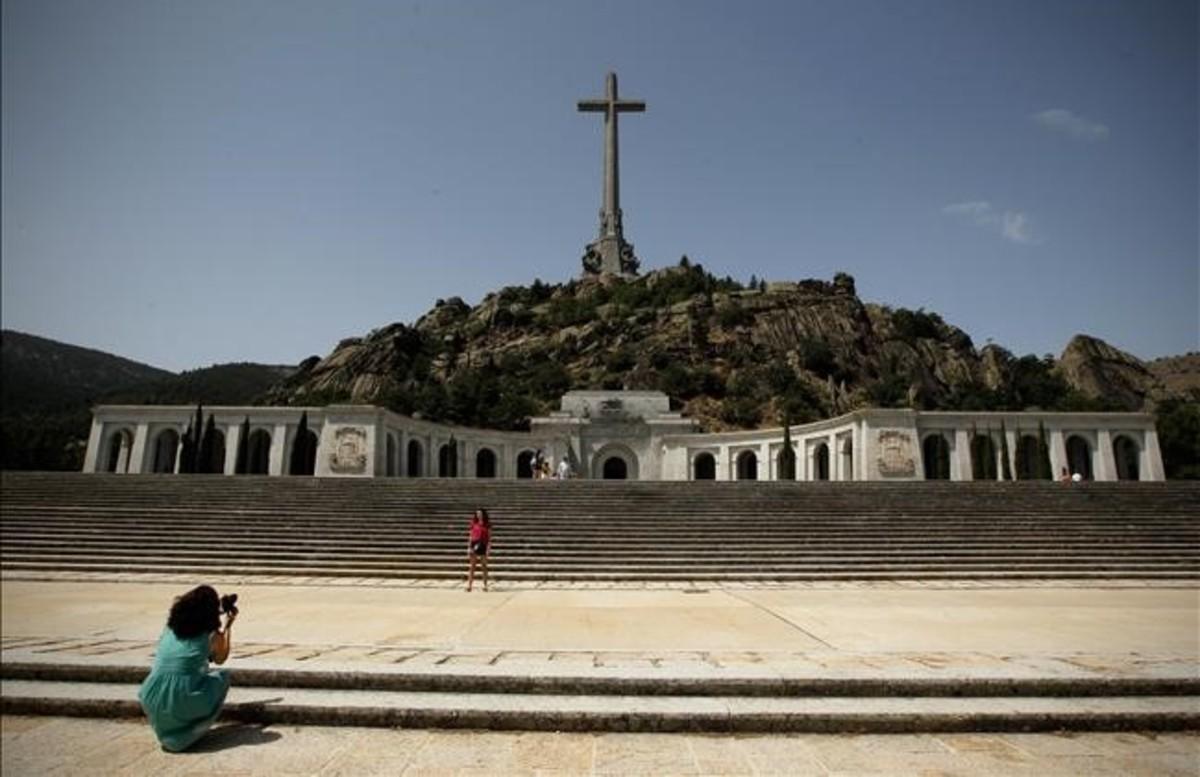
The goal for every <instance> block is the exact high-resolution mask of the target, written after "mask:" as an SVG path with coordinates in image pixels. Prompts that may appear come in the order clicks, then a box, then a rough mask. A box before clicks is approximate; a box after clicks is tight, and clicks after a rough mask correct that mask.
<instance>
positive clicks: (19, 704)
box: [0, 680, 1200, 733]
mask: <svg viewBox="0 0 1200 777" xmlns="http://www.w3.org/2000/svg"><path fill="white" fill-rule="evenodd" d="M135 694H136V686H134V685H131V684H101V683H82V682H46V681H20V680H11V681H10V680H5V681H3V682H0V701H2V703H3V706H2V710H3V712H4V714H8V715H15V714H34V715H69V716H82V717H128V718H136V717H141V715H142V712H141V708H140V706H139V705H138V702H137V701H136V697H135ZM222 717H223V718H225V719H231V720H240V721H244V722H254V723H260V724H264V725H270V724H298V725H330V726H386V727H403V728H474V729H492V730H533V731H623V732H638V731H659V732H672V731H694V732H701V731H704V732H747V733H749V732H826V733H851V732H853V733H899V732H951V731H960V732H964V731H976V732H979V731H1126V730H1139V731H1180V730H1196V729H1197V728H1200V699H1198V698H1197V697H1195V696H1087V697H1070V696H1068V697H1062V696H1056V697H1038V696H1033V697H1028V696H1026V697H997V696H983V697H928V696H922V697H894V696H886V697H861V696H858V697H832V696H818V697H762V696H711V695H710V696H687V695H680V696H662V695H658V696H646V695H631V696H616V695H581V694H570V695H563V694H534V693H436V692H419V691H369V690H368V691H359V690H311V689H295V688H277V687H252V686H242V685H237V684H235V685H234V687H233V688H232V689H231V690H230V693H229V698H228V703H227V705H226V707H225V709H224V710H223V713H222Z"/></svg>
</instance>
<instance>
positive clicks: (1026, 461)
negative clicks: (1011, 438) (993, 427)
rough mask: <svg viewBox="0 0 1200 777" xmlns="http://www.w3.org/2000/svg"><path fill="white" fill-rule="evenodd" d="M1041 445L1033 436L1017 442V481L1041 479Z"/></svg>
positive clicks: (1023, 437)
mask: <svg viewBox="0 0 1200 777" xmlns="http://www.w3.org/2000/svg"><path fill="white" fill-rule="evenodd" d="M1040 457H1041V444H1040V443H1039V442H1038V438H1036V437H1034V436H1033V435H1032V434H1023V435H1021V437H1020V439H1019V440H1017V473H1016V475H1017V480H1037V479H1038V478H1039V477H1040V469H1041V467H1040V466H1039V459H1040Z"/></svg>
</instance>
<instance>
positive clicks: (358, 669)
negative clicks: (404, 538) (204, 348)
mask: <svg viewBox="0 0 1200 777" xmlns="http://www.w3.org/2000/svg"><path fill="white" fill-rule="evenodd" d="M194 582H195V581H194V580H193V579H190V578H184V577H182V576H179V577H175V576H171V575H160V576H146V575H124V576H112V575H109V576H103V577H102V576H93V575H81V574H75V573H36V574H35V573H16V572H8V573H6V574H5V575H4V578H3V587H2V593H3V596H2V599H3V602H2V604H3V609H2V613H3V619H2V635H3V660H4V662H5V663H6V664H7V663H22V664H37V663H43V664H61V663H66V664H73V665H81V666H88V665H104V666H117V667H121V666H125V667H148V666H149V664H150V660H151V656H152V652H153V648H154V643H155V640H156V638H157V636H158V634H159V632H160V631H161V629H162V627H163V623H164V620H165V615H166V610H167V608H168V607H169V605H170V602H171V599H172V597H173V596H175V595H177V594H178V593H181V592H182V591H184V590H186V589H187V588H188V587H190V586H191V585H192V584H194ZM210 582H212V583H214V584H215V585H217V587H218V588H219V590H221V591H222V592H225V591H236V592H238V593H239V594H240V596H241V598H240V601H239V604H240V605H241V607H242V615H241V617H240V618H239V620H238V623H237V625H236V626H235V628H234V651H233V657H232V658H231V660H230V662H229V664H228V666H229V667H230V668H231V669H232V670H233V672H234V689H233V690H232V691H231V695H230V703H231V704H237V703H240V702H246V701H247V699H244V698H239V695H238V694H239V689H238V687H237V686H238V679H237V673H238V671H239V669H240V670H243V671H250V670H281V669H282V670H285V671H289V672H325V673H338V674H347V675H349V674H353V673H370V674H372V675H375V676H378V675H380V674H388V673H396V674H401V673H410V674H412V673H418V674H422V675H456V674H460V675H469V676H472V677H480V676H484V677H486V676H488V675H493V676H497V677H508V678H512V677H517V678H522V677H524V678H530V677H532V678H540V677H541V678H544V677H554V676H561V677H585V678H606V677H607V678H612V677H619V678H634V679H638V678H640V679H651V680H663V681H671V680H676V681H678V680H687V679H691V680H704V681H711V680H714V679H715V680H721V679H733V680H738V679H753V678H793V679H804V678H810V679H811V678H821V679H838V678H845V679H863V678H871V679H876V680H883V681H897V682H904V681H910V680H914V679H916V680H922V679H951V678H958V679H962V678H966V679H968V680H970V679H974V680H979V679H987V678H1000V679H1004V680H1022V679H1038V680H1045V679H1047V678H1049V679H1051V680H1054V679H1064V680H1071V681H1079V680H1085V681H1087V680H1094V681H1095V682H1103V681H1104V680H1105V679H1106V678H1114V677H1120V678H1141V679H1149V680H1163V679H1165V680H1173V679H1180V678H1183V679H1193V680H1194V678H1196V677H1197V675H1198V673H1200V669H1198V658H1197V657H1198V656H1200V592H1198V591H1197V589H1196V588H1195V587H1194V585H1192V584H1188V583H1179V584H1178V585H1172V584H1169V583H1163V582H1155V583H1141V582H1136V581H1127V582H1121V581H1117V582H1114V583H1113V584H1111V585H1105V586H1097V585H1094V584H1093V585H1088V586H1084V585H1073V584H1071V583H1064V582H1058V581H1056V582H1041V583H1038V582H1030V583H1020V584H1001V583H983V582H964V583H951V584H947V583H870V584H867V583H841V584H833V583H826V584H808V585H797V584H788V585H775V584H770V583H754V584H740V585H739V584H725V585H711V584H700V583H694V584H693V583H673V584H670V585H647V584H641V585H635V584H629V585H624V586H597V585H591V584H558V585H552V584H542V585H539V584H521V585H517V584H513V585H509V584H506V583H505V582H504V581H503V580H500V581H497V582H496V583H495V584H494V585H493V590H491V591H489V592H487V593H483V592H482V591H478V590H477V591H475V592H473V593H470V594H468V593H466V592H465V591H463V590H461V587H460V586H459V585H458V584H454V585H451V584H449V583H444V582H425V583H418V582H417V581H408V582H405V581H396V580H388V581H385V580H372V579H353V580H338V581H334V580H322V579H311V578H310V579H287V578H243V579H216V580H212V581H210ZM15 686H16V684H15V683H13V682H12V681H7V680H6V681H5V693H6V694H8V693H10V692H11V691H10V689H12V688H14V687H15ZM132 687H133V686H129V688H130V689H132ZM283 692H284V693H291V694H298V693H301V692H299V691H283ZM842 701H843V703H849V704H855V703H856V702H855V700H853V699H848V700H842ZM647 703H650V704H652V703H656V702H655V701H654V700H649V701H648V702H647ZM862 703H863V704H864V705H870V704H878V703H880V702H879V701H878V700H863V702H862ZM1182 703H1184V704H1186V705H1191V706H1195V700H1194V697H1185V699H1184V700H1183V701H1182ZM3 736H4V741H3V745H4V756H3V758H4V761H3V770H4V774H5V775H6V776H7V775H10V774H75V773H85V772H86V773H99V774H148V773H155V774H159V773H161V774H181V775H182V774H197V775H199V774H221V775H237V774H347V775H350V774H489V775H492V774H500V775H503V774H530V775H532V774H656V775H657V774H814V775H825V774H880V775H883V774H888V775H904V774H914V775H915V774H925V775H933V774H1030V775H1034V774H1036V775H1044V774H1079V775H1085V774H1086V775H1092V774H1098V775H1107V774H1113V775H1116V774H1134V775H1159V774H1167V775H1195V774H1200V770H1198V769H1197V766H1196V765H1197V764H1198V763H1200V740H1198V739H1197V737H1196V736H1195V735H1194V734H1191V733H1180V734H1174V733H1159V734H1149V733H1137V732H1128V733H1109V734H1099V733H1088V734H1084V733H1077V734H1070V735H1056V734H992V733H973V734H928V733H926V734H908V735H899V734H897V735H856V736H852V735H813V734H786V735H785V734H773V735H746V734H738V735H728V734H727V735H702V734H622V733H589V732H577V733H567V732H563V733H556V732H553V731H526V732H500V731H443V730H429V729H405V730H401V729H370V728H355V727H348V726H347V727H335V728H328V727H320V726H306V727H297V726H293V725H269V726H266V727H261V726H251V725H244V724H236V723H230V724H224V725H223V726H222V728H221V729H220V730H219V731H217V732H216V733H214V734H212V735H210V737H209V738H208V739H206V740H205V743H204V744H203V745H202V746H201V747H200V748H199V749H198V750H197V751H195V752H190V753H187V754H184V755H169V754H166V753H162V752H160V751H159V750H158V749H157V744H156V743H155V741H154V739H153V737H152V735H151V733H150V731H149V728H148V727H147V726H145V725H144V724H142V723H140V722H137V721H136V720H94V719H77V718H55V717H23V716H13V715H8V716H6V717H5V718H4V721H3Z"/></svg>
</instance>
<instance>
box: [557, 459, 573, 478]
mask: <svg viewBox="0 0 1200 777" xmlns="http://www.w3.org/2000/svg"><path fill="white" fill-rule="evenodd" d="M570 477H571V462H569V461H567V457H566V456H563V457H562V461H560V462H558V479H559V480H567V479H568V478H570Z"/></svg>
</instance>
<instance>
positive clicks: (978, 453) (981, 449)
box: [971, 434, 997, 480]
mask: <svg viewBox="0 0 1200 777" xmlns="http://www.w3.org/2000/svg"><path fill="white" fill-rule="evenodd" d="M971 478H972V479H973V480H995V479H996V478H997V471H996V444H995V443H994V442H992V438H991V435H989V434H977V435H975V436H974V437H973V438H971Z"/></svg>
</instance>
